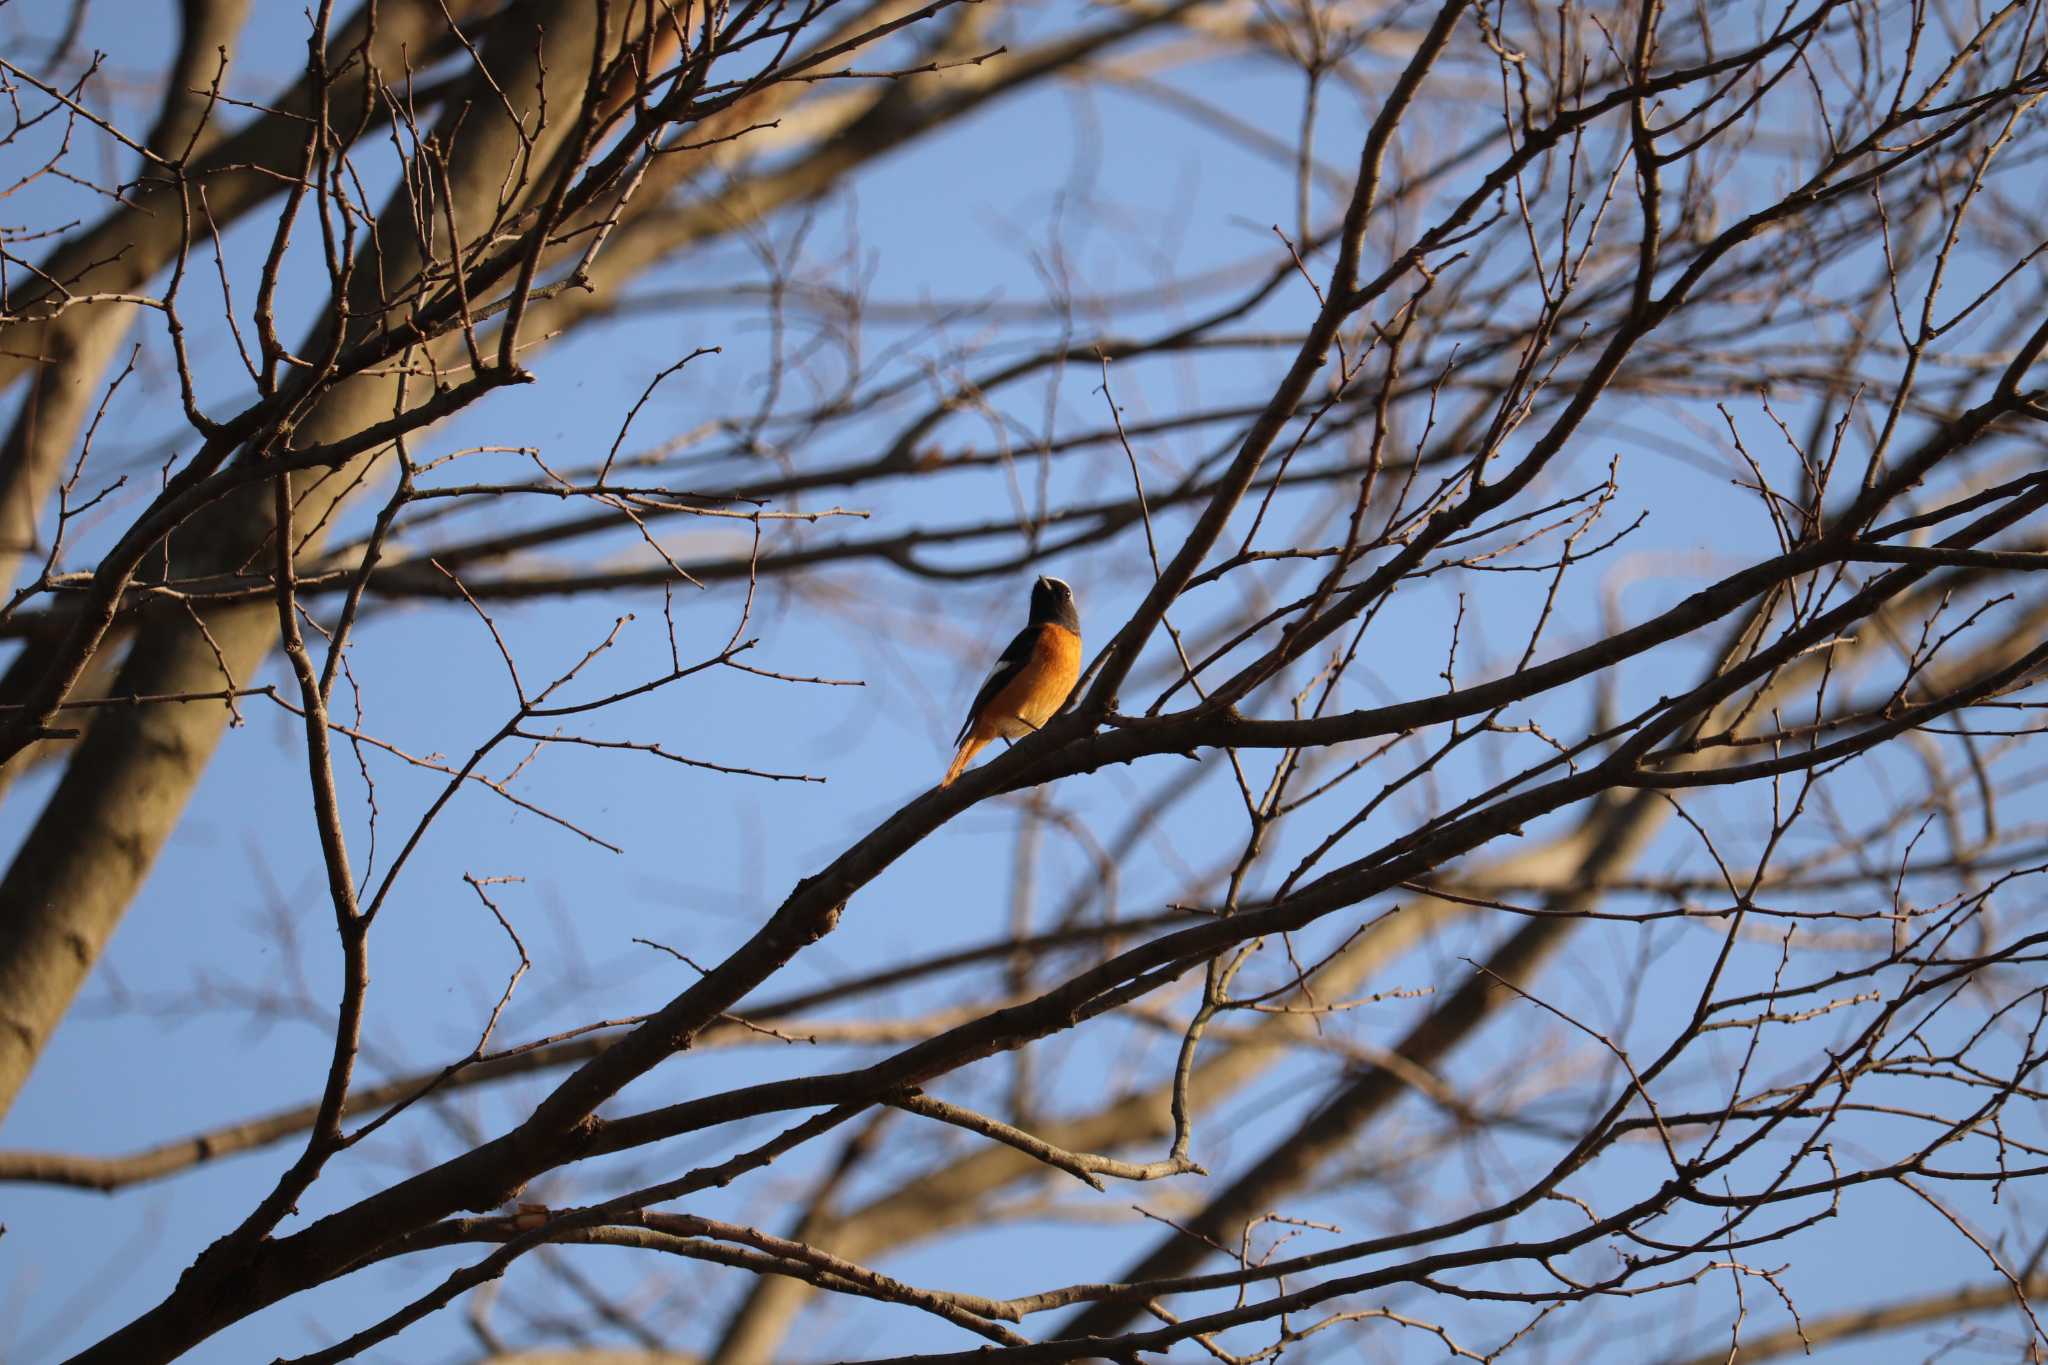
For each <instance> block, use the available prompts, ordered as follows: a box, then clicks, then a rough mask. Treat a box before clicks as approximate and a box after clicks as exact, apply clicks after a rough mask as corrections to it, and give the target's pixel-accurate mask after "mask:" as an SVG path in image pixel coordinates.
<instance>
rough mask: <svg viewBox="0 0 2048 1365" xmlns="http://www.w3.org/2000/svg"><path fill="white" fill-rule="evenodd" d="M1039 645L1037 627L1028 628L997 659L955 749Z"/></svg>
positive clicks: (962, 729) (1021, 669)
mask: <svg viewBox="0 0 2048 1365" xmlns="http://www.w3.org/2000/svg"><path fill="white" fill-rule="evenodd" d="M1037 644H1038V627H1037V626H1026V627H1024V629H1022V630H1020V631H1018V632H1017V638H1016V639H1014V640H1012V641H1010V647H1009V648H1008V649H1006V650H1004V651H1003V657H1002V658H1000V659H997V660H996V666H995V667H994V668H993V669H992V670H990V672H989V675H988V681H987V682H985V683H983V684H982V685H981V691H979V692H977V693H975V694H974V704H973V705H972V706H969V707H968V708H967V719H966V720H964V721H962V722H961V723H960V733H959V734H957V735H955V736H954V737H953V745H954V747H955V748H958V747H959V745H960V741H961V740H963V739H966V738H967V732H968V731H969V730H972V729H973V728H974V718H975V717H976V716H978V715H980V714H981V708H982V707H984V706H986V705H988V704H989V702H990V700H992V699H993V698H994V697H995V694H996V693H998V692H1000V691H1002V690H1003V686H1004V684H1006V683H1008V682H1009V681H1010V679H1012V678H1014V677H1016V676H1017V675H1018V674H1019V673H1021V672H1023V671H1024V664H1025V662H1026V661H1027V660H1029V659H1030V658H1031V651H1032V649H1033V648H1034V647H1035V646H1036V645H1037Z"/></svg>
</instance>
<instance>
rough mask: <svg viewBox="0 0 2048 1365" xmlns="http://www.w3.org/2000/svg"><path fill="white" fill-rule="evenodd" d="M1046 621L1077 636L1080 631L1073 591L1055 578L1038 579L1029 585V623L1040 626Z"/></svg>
mask: <svg viewBox="0 0 2048 1365" xmlns="http://www.w3.org/2000/svg"><path fill="white" fill-rule="evenodd" d="M1047 621H1051V622H1055V623H1057V624H1059V625H1062V626H1065V627H1066V628H1067V629H1068V630H1071V631H1073V632H1074V633H1075V634H1077V635H1078V634H1079V633H1080V631H1081V614H1080V612H1079V611H1077V610H1076V609H1075V606H1074V590H1073V589H1072V588H1070V587H1068V586H1067V585H1066V584H1065V583H1064V582H1062V581H1061V580H1060V579H1057V578H1040V579H1039V580H1038V581H1037V582H1036V583H1034V584H1032V585H1031V622H1032V624H1033V625H1041V624H1043V623H1045V622H1047Z"/></svg>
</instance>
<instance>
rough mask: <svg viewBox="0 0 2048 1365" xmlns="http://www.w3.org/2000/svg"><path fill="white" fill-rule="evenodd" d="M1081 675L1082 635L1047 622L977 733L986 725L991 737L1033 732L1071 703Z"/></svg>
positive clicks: (1014, 736)
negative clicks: (1023, 663)
mask: <svg viewBox="0 0 2048 1365" xmlns="http://www.w3.org/2000/svg"><path fill="white" fill-rule="evenodd" d="M1080 676H1081V637H1080V636H1079V635H1077V634H1075V633H1074V632H1073V631H1071V630H1068V629H1067V628H1066V627H1065V626H1056V625H1048V626H1045V627H1044V628H1042V629H1041V630H1040V631H1039V632H1038V642H1037V643H1036V644H1035V645H1033V646H1032V649H1031V658H1030V659H1029V660H1028V661H1026V663H1025V665H1024V667H1023V669H1022V670H1021V671H1020V672H1019V673H1018V674H1017V676H1016V677H1014V678H1012V679H1011V680H1010V682H1009V684H1008V686H1006V687H1004V688H1003V690H1002V691H1000V692H998V693H996V695H995V696H994V697H993V698H991V699H990V701H989V704H988V707H987V709H986V710H984V711H983V712H982V721H981V725H977V726H976V727H975V733H977V734H980V733H981V731H982V726H984V725H985V726H987V727H988V731H989V736H988V737H990V738H993V737H995V736H997V735H1000V736H1002V737H1003V738H1005V739H1016V738H1018V737H1019V736H1021V735H1025V734H1029V733H1030V732H1031V731H1033V730H1036V729H1037V728H1038V727H1039V726H1041V725H1043V724H1045V723H1046V722H1047V721H1049V720H1051V719H1052V718H1053V717H1054V716H1055V715H1057V714H1058V713H1059V709H1060V708H1061V707H1062V706H1065V705H1066V704H1067V698H1068V697H1069V696H1071V695H1072V694H1073V691H1074V682H1075V680H1076V679H1078V678H1079V677H1080Z"/></svg>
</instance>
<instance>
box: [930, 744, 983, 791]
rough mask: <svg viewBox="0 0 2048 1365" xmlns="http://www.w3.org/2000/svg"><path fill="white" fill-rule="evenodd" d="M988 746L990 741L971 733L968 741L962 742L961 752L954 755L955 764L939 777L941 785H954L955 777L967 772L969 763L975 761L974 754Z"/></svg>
mask: <svg viewBox="0 0 2048 1365" xmlns="http://www.w3.org/2000/svg"><path fill="white" fill-rule="evenodd" d="M987 747H988V741H987V740H985V739H983V738H982V737H981V736H980V735H969V736H968V737H967V739H966V742H965V743H963V744H961V746H960V752H959V753H957V754H954V755H953V766H952V767H950V768H948V769H946V775H945V776H944V777H942V778H940V779H939V785H940V786H941V787H950V786H952V785H953V779H954V778H956V777H958V776H960V774H962V773H964V772H966V771H967V765H968V764H970V763H972V762H973V761H974V756H975V755H976V754H978V753H980V752H981V751H982V750H983V749H985V748H987Z"/></svg>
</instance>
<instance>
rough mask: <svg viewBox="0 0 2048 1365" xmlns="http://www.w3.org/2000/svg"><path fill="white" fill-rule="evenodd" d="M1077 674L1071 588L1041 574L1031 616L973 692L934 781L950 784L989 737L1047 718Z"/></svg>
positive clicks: (1019, 731)
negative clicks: (949, 756) (946, 763)
mask: <svg viewBox="0 0 2048 1365" xmlns="http://www.w3.org/2000/svg"><path fill="white" fill-rule="evenodd" d="M1080 676H1081V614H1080V613H1079V612H1078V611H1076V610H1075V609H1074V590H1073V589H1072V588H1070V587H1068V586H1067V585H1066V584H1065V583H1064V582H1062V581H1061V580H1059V579H1057V578H1041V579H1039V580H1038V581H1037V582H1036V583H1034V584H1032V585H1031V620H1030V622H1029V624H1027V625H1026V626H1025V627H1024V629H1023V630H1021V631H1019V632H1017V638H1016V639H1014V640H1012V641H1010V647H1009V648H1008V649H1006V650H1004V651H1003V657H1002V658H1000V659H998V660H996V666H995V671H994V672H992V673H990V674H989V675H988V681H987V682H985V683H983V684H982V685H981V691H979V692H977V693H975V694H974V705H972V706H970V707H968V708H967V721H966V723H965V724H963V725H962V726H961V727H960V734H959V736H958V737H957V738H956V739H954V741H953V742H954V743H955V744H957V745H959V746H960V747H959V749H958V751H957V752H955V753H954V755H953V766H952V767H950V768H948V769H946V776H945V778H944V779H943V780H941V781H940V783H939V785H940V786H941V787H950V786H952V785H953V779H954V778H956V777H958V776H960V774H961V773H962V772H964V771H966V768H967V765H968V764H969V763H972V762H973V761H974V756H975V755H976V754H978V753H980V752H981V751H982V749H983V748H985V747H986V746H987V744H988V742H989V741H990V740H992V739H998V738H1000V739H1021V738H1023V737H1024V736H1025V735H1028V734H1030V733H1031V732H1032V731H1033V730H1036V729H1037V728H1038V727H1039V726H1041V725H1043V724H1045V723H1046V722H1047V721H1049V720H1051V719H1052V718H1053V716H1054V715H1056V714H1057V713H1058V712H1059V709H1060V708H1061V707H1062V706H1065V705H1066V704H1067V697H1068V695H1069V694H1071V693H1072V692H1073V690H1074V682H1075V680H1076V679H1078V678H1079V677H1080Z"/></svg>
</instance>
